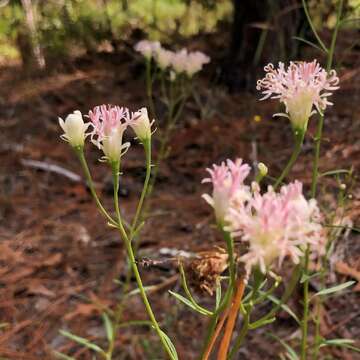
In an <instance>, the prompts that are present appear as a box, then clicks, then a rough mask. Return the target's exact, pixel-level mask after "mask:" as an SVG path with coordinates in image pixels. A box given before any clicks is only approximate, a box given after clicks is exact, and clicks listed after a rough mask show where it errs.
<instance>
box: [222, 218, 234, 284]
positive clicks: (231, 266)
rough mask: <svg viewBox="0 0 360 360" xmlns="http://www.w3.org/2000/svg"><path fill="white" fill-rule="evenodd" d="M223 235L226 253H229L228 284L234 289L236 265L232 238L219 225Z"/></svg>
mask: <svg viewBox="0 0 360 360" xmlns="http://www.w3.org/2000/svg"><path fill="white" fill-rule="evenodd" d="M219 227H220V230H221V232H222V234H223V237H224V239H225V241H226V247H227V253H228V255H229V273H230V285H229V286H231V287H232V288H233V289H234V290H235V282H236V265H235V258H234V240H233V238H232V236H231V234H230V233H229V232H228V231H225V230H224V227H223V226H222V225H219Z"/></svg>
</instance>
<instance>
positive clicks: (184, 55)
mask: <svg viewBox="0 0 360 360" xmlns="http://www.w3.org/2000/svg"><path fill="white" fill-rule="evenodd" d="M187 62H188V51H187V49H181V50H179V51H177V52H176V53H174V56H173V58H172V63H171V66H172V68H173V70H174V71H175V72H176V73H177V74H181V73H183V72H185V71H186V67H187Z"/></svg>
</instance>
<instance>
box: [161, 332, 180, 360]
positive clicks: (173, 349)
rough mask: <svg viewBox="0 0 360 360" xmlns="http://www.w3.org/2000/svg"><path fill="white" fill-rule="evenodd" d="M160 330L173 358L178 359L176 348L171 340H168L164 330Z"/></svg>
mask: <svg viewBox="0 0 360 360" xmlns="http://www.w3.org/2000/svg"><path fill="white" fill-rule="evenodd" d="M160 331H161V335H162V336H163V338H164V340H165V341H166V343H167V345H168V346H169V349H170V351H171V354H172V356H173V360H179V357H178V354H177V352H176V348H175V346H174V344H173V343H172V341H171V340H170V338H169V337H168V336H167V334H166V333H165V332H164V331H162V330H160Z"/></svg>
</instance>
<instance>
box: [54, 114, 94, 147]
mask: <svg viewBox="0 0 360 360" xmlns="http://www.w3.org/2000/svg"><path fill="white" fill-rule="evenodd" d="M59 124H60V126H61V128H62V129H63V130H64V134H63V135H61V138H62V139H63V140H65V141H68V142H69V143H70V145H71V146H72V147H83V146H84V141H85V138H86V136H87V134H86V133H85V131H86V130H87V128H88V127H89V123H87V124H85V123H84V120H83V117H82V115H81V112H80V111H79V110H75V111H74V112H73V113H72V114H69V115H68V116H67V117H66V118H65V121H64V120H63V119H62V118H60V117H59Z"/></svg>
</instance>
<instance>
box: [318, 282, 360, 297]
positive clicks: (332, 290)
mask: <svg viewBox="0 0 360 360" xmlns="http://www.w3.org/2000/svg"><path fill="white" fill-rule="evenodd" d="M355 283H356V281H347V282H346V283H344V284H340V285H336V286H333V287H330V288H326V289H322V290H320V291H319V292H317V293H316V294H315V295H314V296H321V295H328V294H333V293H336V292H339V291H342V290H344V289H346V288H348V287H349V286H351V285H354V284H355Z"/></svg>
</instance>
